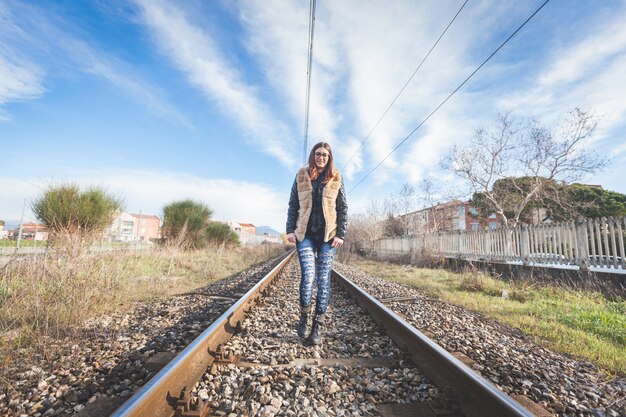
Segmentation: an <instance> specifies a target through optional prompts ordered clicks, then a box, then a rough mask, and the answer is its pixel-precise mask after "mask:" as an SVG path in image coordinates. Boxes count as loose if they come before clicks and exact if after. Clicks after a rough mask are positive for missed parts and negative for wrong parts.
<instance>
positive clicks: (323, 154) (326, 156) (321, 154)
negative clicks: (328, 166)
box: [315, 152, 330, 159]
mask: <svg viewBox="0 0 626 417" xmlns="http://www.w3.org/2000/svg"><path fill="white" fill-rule="evenodd" d="M329 156H330V154H327V153H325V152H315V157H316V158H324V159H328V157H329Z"/></svg>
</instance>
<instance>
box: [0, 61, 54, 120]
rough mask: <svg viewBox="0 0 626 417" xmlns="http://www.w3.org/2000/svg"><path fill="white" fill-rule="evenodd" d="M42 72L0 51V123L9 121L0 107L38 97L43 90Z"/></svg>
mask: <svg viewBox="0 0 626 417" xmlns="http://www.w3.org/2000/svg"><path fill="white" fill-rule="evenodd" d="M42 78H43V77H42V71H41V69H39V68H37V67H36V66H35V65H33V64H31V63H28V62H25V61H21V60H19V59H16V58H15V55H14V56H13V57H11V56H7V55H4V54H3V51H2V50H0V122H1V121H7V120H9V118H10V117H9V116H8V115H7V114H6V112H4V111H3V110H2V107H1V106H2V105H4V104H6V103H10V102H14V101H21V100H32V99H36V98H38V97H40V96H41V95H42V94H43V93H44V92H45V88H44V86H43V82H42Z"/></svg>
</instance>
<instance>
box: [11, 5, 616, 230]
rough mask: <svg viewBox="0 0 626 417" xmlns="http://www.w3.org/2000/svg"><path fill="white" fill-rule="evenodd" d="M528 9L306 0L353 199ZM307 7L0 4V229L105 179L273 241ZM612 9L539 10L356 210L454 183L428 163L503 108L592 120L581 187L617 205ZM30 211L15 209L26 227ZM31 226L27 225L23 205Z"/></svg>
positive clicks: (149, 205)
mask: <svg viewBox="0 0 626 417" xmlns="http://www.w3.org/2000/svg"><path fill="white" fill-rule="evenodd" d="M541 3H542V1H525V2H519V1H513V0H510V1H495V0H494V1H488V0H484V1H481V0H470V1H469V3H468V4H467V6H466V7H465V8H464V10H463V11H462V12H461V14H460V15H459V17H458V18H457V20H456V21H455V23H454V25H453V26H452V27H451V28H450V30H449V31H448V33H447V34H446V35H445V37H444V38H443V39H442V41H441V42H440V44H439V45H438V46H437V48H436V49H435V50H434V52H433V53H432V55H431V56H430V58H429V59H428V60H427V61H426V63H425V64H424V66H423V67H422V68H421V69H420V71H419V72H418V73H417V75H416V77H415V78H414V79H413V81H412V82H411V83H410V84H409V85H408V87H407V89H406V90H405V91H404V94H403V95H402V96H401V97H400V98H399V99H398V101H397V102H396V104H395V105H394V107H393V108H392V109H391V111H390V112H389V113H388V114H387V116H386V117H385V119H384V121H383V122H382V123H381V124H380V126H379V127H378V128H377V129H376V130H375V132H374V133H373V134H372V136H371V137H370V139H369V140H368V141H367V143H366V144H365V146H364V147H363V148H362V149H361V151H360V152H359V154H358V155H357V157H355V158H354V159H352V160H351V161H350V164H349V165H347V166H344V165H345V163H346V162H347V161H348V158H349V157H350V156H351V155H352V154H353V152H354V151H355V150H356V149H357V147H358V146H359V144H360V143H361V141H362V140H363V139H364V138H365V136H366V135H367V133H368V132H369V131H370V129H371V128H372V127H373V125H374V123H375V122H376V121H377V120H378V118H379V117H380V115H381V114H382V113H383V112H384V110H385V109H386V108H387V106H388V105H389V103H390V102H391V100H392V99H393V97H394V96H395V95H396V93H397V92H398V91H399V89H400V88H401V87H402V85H403V84H404V83H405V81H406V80H407V79H408V77H409V76H410V75H411V73H412V72H413V70H414V69H415V67H416V66H417V64H418V63H419V62H420V60H421V59H422V57H423V56H424V55H425V54H426V53H427V52H428V50H429V49H430V47H431V46H432V44H433V42H434V41H435V40H436V39H437V37H438V36H439V35H440V33H441V31H442V30H443V28H445V26H446V25H447V24H448V22H449V21H450V19H451V18H452V16H454V14H455V13H456V11H457V10H458V9H459V7H460V6H461V4H462V1H460V0H455V1H453V0H446V1H441V2H432V1H415V0H406V1H404V0H395V1H393V2H387V1H382V0H381V1H356V0H354V1H353V0H343V1H340V2H324V1H320V2H318V4H317V13H316V27H315V44H314V61H313V72H312V86H311V113H310V128H309V144H312V143H315V142H317V141H319V140H322V139H323V140H326V141H328V142H330V143H331V145H333V149H334V153H335V158H336V164H337V165H338V166H339V167H343V168H344V170H343V172H344V176H345V181H346V187H347V188H348V189H351V188H352V186H353V185H354V184H356V183H357V182H358V181H359V180H360V179H361V178H362V177H363V176H364V175H365V174H366V173H367V172H368V171H369V170H370V169H371V168H372V167H373V166H375V165H376V164H377V163H378V162H379V161H380V160H381V159H382V158H383V157H384V156H385V155H387V153H388V152H389V151H390V150H391V149H393V147H394V146H395V145H396V144H397V143H398V142H399V141H400V140H402V139H403V138H404V137H405V136H406V135H407V134H408V133H409V132H410V131H411V130H413V128H415V126H417V125H418V124H419V123H420V122H421V121H422V119H423V118H424V117H425V116H426V115H427V114H428V113H430V111H432V110H433V109H434V108H435V107H436V106H437V105H438V104H439V103H440V102H441V101H442V100H443V99H444V98H445V97H446V96H447V95H448V94H449V93H450V92H451V91H452V90H453V89H454V88H456V86H457V85H458V84H459V83H460V82H461V81H462V80H463V79H465V77H466V76H467V75H469V74H470V73H471V72H472V71H473V70H474V68H476V66H478V65H479V64H480V63H481V62H482V61H483V60H484V59H485V58H486V57H487V56H488V55H489V54H490V53H491V52H492V51H493V50H494V49H495V48H496V47H497V46H498V45H499V44H500V43H501V42H502V41H503V40H504V39H506V37H507V36H508V35H509V34H510V33H512V32H513V31H514V30H515V29H516V28H517V26H518V25H519V24H521V22H523V21H524V20H525V19H526V18H527V17H528V16H529V15H530V14H531V13H532V12H533V11H534V10H535V9H536V8H537V7H538V6H539V5H540V4H541ZM308 14H309V2H308V1H298V2H293V1H286V0H280V1H279V0H266V1H262V2H259V1H253V0H250V1H226V0H224V1H200V0H192V1H164V0H134V1H113V2H108V1H101V0H92V1H79V0H71V1H70V0H67V1H43V0H42V1H37V2H26V1H24V2H19V1H13V0H3V1H1V2H0V219H2V218H4V219H19V217H20V214H21V211H22V205H23V203H24V200H27V201H28V202H30V201H32V200H33V199H34V198H36V197H37V195H39V194H40V193H41V192H42V191H43V190H44V189H45V188H46V186H48V185H50V184H60V183H64V182H75V183H78V184H80V185H83V186H90V185H96V186H101V187H104V188H105V189H107V190H109V191H110V192H112V193H114V194H116V195H118V196H120V197H121V198H122V199H123V200H124V202H125V206H126V209H127V210H128V211H131V212H139V211H140V210H141V211H142V212H143V213H150V214H160V212H161V209H162V207H163V206H164V205H165V204H167V203H169V202H171V201H173V200H177V199H181V198H193V199H196V200H198V201H202V202H204V203H206V204H207V205H209V206H210V207H211V208H212V209H213V210H214V213H215V215H214V217H215V218H217V219H222V220H236V221H241V222H251V223H254V224H256V225H269V226H271V227H273V228H275V229H277V230H279V231H282V230H283V229H284V218H285V216H286V207H287V200H288V194H289V189H290V186H291V183H292V181H293V178H294V174H295V172H296V170H297V168H298V167H299V166H300V165H301V163H302V143H303V124H304V101H305V93H306V91H305V87H306V64H307V47H308V45H307V43H308ZM625 21H626V2H625V1H611V0H603V1H594V2H590V1H586V0H585V1H574V0H571V1H570V0H567V1H566V0H552V1H551V2H549V3H548V5H547V6H546V7H545V8H544V9H543V10H542V11H541V12H540V13H539V14H538V15H537V16H536V18H535V19H533V20H532V21H531V22H530V23H529V24H528V25H527V26H526V27H525V28H524V29H523V30H522V31H521V32H520V33H519V34H518V36H516V37H515V38H514V39H513V40H512V41H511V42H509V44H507V45H506V46H505V48H504V49H503V50H501V51H500V53H499V54H498V55H496V57H495V58H494V59H492V60H491V61H490V62H489V63H488V64H487V65H486V66H485V67H484V68H483V69H482V70H481V71H480V72H479V73H478V74H477V75H476V76H475V77H474V78H473V79H472V80H471V81H470V82H469V83H468V84H467V85H465V87H464V88H463V89H462V90H461V91H459V93H457V94H456V95H455V96H454V97H453V98H452V99H451V100H450V101H449V102H448V103H447V104H446V105H445V106H444V107H443V108H442V109H441V110H440V111H438V112H437V113H436V114H435V115H434V116H433V117H432V118H431V119H430V120H429V121H428V122H427V123H426V124H425V125H424V126H423V127H422V128H421V129H419V130H418V131H417V132H416V133H415V134H414V135H413V136H412V137H411V139H410V140H409V141H407V142H406V143H405V144H404V145H403V146H402V147H401V148H400V149H399V150H398V151H397V152H396V153H394V154H393V156H392V157H391V158H389V159H388V160H387V161H386V162H385V164H384V165H382V166H381V167H380V168H379V169H378V170H377V171H376V172H375V173H374V174H373V175H372V176H370V177H369V178H368V179H367V180H366V181H365V182H364V183H362V184H361V185H360V186H359V187H358V188H356V189H355V190H354V191H352V192H351V193H350V194H349V195H348V200H349V204H350V209H351V212H353V213H356V212H362V211H364V210H365V209H366V207H367V206H368V204H369V202H370V201H371V200H373V199H377V200H382V199H384V198H386V197H388V196H389V194H390V193H391V192H393V191H395V190H397V189H398V188H399V187H400V186H401V184H402V183H404V182H409V183H412V184H418V183H419V182H420V181H421V180H423V179H425V178H430V179H431V180H433V181H435V182H439V183H442V184H443V183H446V184H454V183H455V180H454V178H452V177H451V175H450V174H449V173H448V172H445V171H443V170H442V169H441V168H440V165H439V160H440V159H441V157H442V156H443V155H445V154H446V152H447V151H448V149H449V148H450V146H452V145H454V144H459V145H462V144H463V143H464V142H465V141H467V140H468V139H469V138H471V136H472V133H473V132H474V131H475V130H476V129H477V128H478V127H481V126H487V125H489V124H490V123H491V122H492V121H493V120H494V119H495V117H496V114H497V112H498V111H512V112H514V113H515V114H517V115H519V116H522V117H535V118H538V119H540V120H542V121H544V122H545V123H547V124H554V123H556V122H557V120H558V119H559V117H563V116H565V115H566V113H567V112H568V111H570V110H572V109H573V108H574V107H580V108H582V109H584V110H590V111H592V112H594V113H595V114H597V115H598V117H599V129H598V131H597V133H596V135H595V136H594V138H593V139H592V141H590V143H589V144H587V148H588V149H591V148H593V149H596V150H597V151H598V152H599V153H601V154H603V155H606V156H610V157H612V164H611V166H610V167H609V168H608V169H607V170H605V171H604V172H602V173H599V174H597V175H595V176H593V177H588V178H585V179H584V180H585V182H589V183H594V184H601V185H602V186H604V187H605V188H607V189H610V190H614V191H619V192H622V193H626V184H625V181H624V180H623V179H624V178H625V176H626V164H625V162H626V99H624V97H626V75H625V74H626V25H624V24H623V22H625ZM29 216H30V217H29ZM27 219H32V214H30V213H28V211H27Z"/></svg>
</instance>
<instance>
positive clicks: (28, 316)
mask: <svg viewBox="0 0 626 417" xmlns="http://www.w3.org/2000/svg"><path fill="white" fill-rule="evenodd" d="M31 208H32V211H33V213H34V214H35V216H36V217H37V219H38V221H40V222H41V223H43V224H45V225H46V227H47V228H48V229H49V230H50V235H49V240H48V242H39V244H40V245H41V246H44V245H48V247H49V248H50V251H46V253H45V254H32V255H24V256H21V255H20V254H19V253H13V254H11V255H7V256H4V257H0V363H1V362H2V356H3V352H5V353H6V352H8V351H9V350H14V349H15V348H19V347H32V348H35V349H34V351H37V352H45V344H46V340H48V338H49V337H66V336H70V337H71V336H77V335H78V334H80V327H81V323H82V322H83V321H84V320H85V319H87V318H89V317H93V316H96V315H99V314H102V313H105V312H110V311H114V310H120V309H122V310H124V309H127V308H129V307H130V306H131V305H132V304H133V303H135V302H141V301H146V300H150V299H155V298H162V297H168V296H171V295H174V294H179V293H185V292H189V291H192V290H194V289H196V288H198V287H202V286H205V285H207V284H209V283H211V282H214V281H216V280H219V279H222V278H225V277H228V276H230V275H233V274H235V273H237V272H240V271H242V270H245V269H247V268H249V267H251V266H252V265H254V264H257V263H259V262H263V261H265V260H267V259H269V258H272V257H275V256H278V255H279V254H281V253H283V252H284V251H285V247H283V246H282V245H271V244H269V245H259V246H256V247H241V246H240V245H239V240H238V237H237V234H235V233H234V232H232V231H231V230H230V229H229V228H228V226H227V225H225V224H222V223H217V222H212V221H211V215H212V211H211V209H210V208H209V207H208V206H206V205H204V204H202V203H198V202H194V201H192V200H182V201H177V202H173V203H171V204H169V205H168V206H166V207H164V208H163V219H164V224H163V235H164V239H161V240H160V242H158V244H153V245H151V246H150V247H149V248H148V249H145V246H146V244H142V248H143V249H144V250H141V251H138V250H134V249H137V246H138V245H136V244H135V242H131V243H129V244H120V245H121V246H118V244H116V243H103V242H102V236H103V232H104V230H105V229H106V228H107V227H108V226H109V225H111V222H112V220H113V218H114V216H115V213H116V212H118V211H119V210H121V209H122V202H121V199H119V198H118V197H116V196H114V195H111V194H109V193H107V192H106V191H105V190H103V189H100V188H97V187H93V188H89V189H86V190H81V189H80V187H78V186H77V185H75V184H65V185H57V186H50V187H49V188H48V189H47V190H46V191H45V192H44V193H43V194H42V195H41V196H40V197H38V198H37V199H36V200H35V201H34V202H33V204H32V205H31ZM10 242H11V243H13V244H15V242H13V241H10ZM103 245H106V246H110V248H109V249H110V250H108V251H100V250H93V248H94V247H99V246H103ZM76 330H78V331H76Z"/></svg>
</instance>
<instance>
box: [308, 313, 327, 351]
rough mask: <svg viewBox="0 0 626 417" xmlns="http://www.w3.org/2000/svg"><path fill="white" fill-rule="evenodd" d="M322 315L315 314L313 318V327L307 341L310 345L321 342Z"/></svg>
mask: <svg viewBox="0 0 626 417" xmlns="http://www.w3.org/2000/svg"><path fill="white" fill-rule="evenodd" d="M323 328H324V315H323V314H321V315H318V316H315V318H314V319H313V328H312V329H311V334H310V335H309V338H308V339H307V341H308V342H309V344H310V345H313V346H316V345H319V344H320V343H322V331H323V330H324V329H323Z"/></svg>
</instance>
